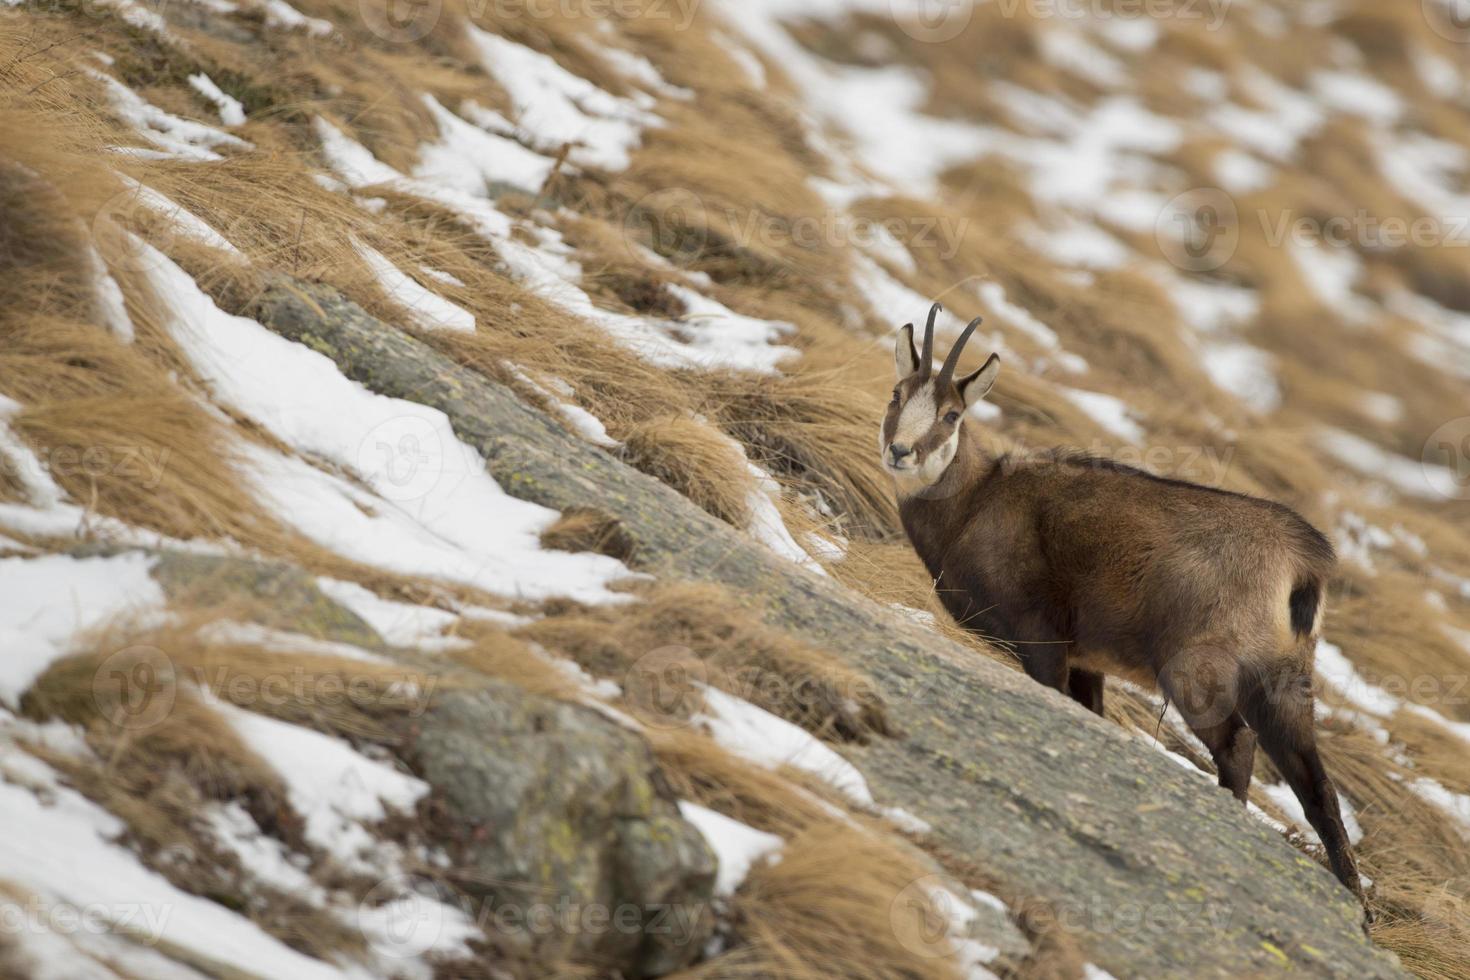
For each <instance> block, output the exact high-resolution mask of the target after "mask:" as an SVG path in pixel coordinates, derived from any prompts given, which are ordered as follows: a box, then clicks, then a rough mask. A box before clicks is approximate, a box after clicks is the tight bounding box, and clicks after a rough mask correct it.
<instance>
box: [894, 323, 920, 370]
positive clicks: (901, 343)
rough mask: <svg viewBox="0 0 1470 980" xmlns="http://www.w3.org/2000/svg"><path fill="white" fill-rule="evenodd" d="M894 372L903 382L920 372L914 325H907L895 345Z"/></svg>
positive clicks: (900, 332)
mask: <svg viewBox="0 0 1470 980" xmlns="http://www.w3.org/2000/svg"><path fill="white" fill-rule="evenodd" d="M893 370H894V371H895V372H896V373H897V374H898V380H900V381H902V380H903V379H904V378H907V377H908V376H909V375H911V374H913V373H914V372H915V371H917V370H919V352H918V351H916V350H914V325H913V324H912V323H905V324H904V325H903V327H902V328H901V329H900V330H899V331H898V340H897V341H895V342H894V345H893Z"/></svg>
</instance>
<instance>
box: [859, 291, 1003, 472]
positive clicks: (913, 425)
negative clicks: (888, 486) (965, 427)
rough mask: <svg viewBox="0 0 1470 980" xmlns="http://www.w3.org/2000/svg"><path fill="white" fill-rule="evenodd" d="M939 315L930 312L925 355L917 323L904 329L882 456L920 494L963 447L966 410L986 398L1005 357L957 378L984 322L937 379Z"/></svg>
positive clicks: (972, 329) (962, 337) (881, 442)
mask: <svg viewBox="0 0 1470 980" xmlns="http://www.w3.org/2000/svg"><path fill="white" fill-rule="evenodd" d="M939 310H940V306H939V304H938V303H935V304H934V306H933V307H932V308H931V309H930V310H929V322H928V324H927V325H926V326H925V327H924V351H923V354H922V356H921V355H920V354H919V352H917V351H915V350H914V325H913V324H912V323H906V324H904V326H903V329H902V330H900V331H899V332H898V343H897V344H896V345H895V347H894V348H893V366H894V369H895V371H896V373H897V376H898V384H897V385H896V386H894V389H893V400H892V401H891V402H889V403H888V414H887V415H886V416H885V417H884V419H883V429H882V431H881V432H880V433H879V436H878V452H879V453H880V454H881V456H882V459H883V466H884V467H885V468H886V469H887V470H888V472H889V473H890V474H892V476H893V478H894V480H896V481H897V482H898V483H899V485H900V487H901V488H912V489H918V488H921V487H928V486H933V485H934V484H935V483H937V482H938V481H939V478H940V477H941V476H943V475H944V471H945V470H946V469H947V468H948V467H949V464H950V463H951V462H953V461H954V457H955V452H956V451H957V450H958V448H959V442H960V425H961V424H962V423H963V421H964V418H965V411H966V409H968V408H969V407H970V406H971V405H974V404H975V403H976V402H978V401H979V400H980V399H982V398H984V397H985V395H986V393H987V392H989V391H990V386H991V385H993V384H995V376H996V375H997V374H999V373H1000V357H999V356H998V355H996V354H991V355H990V358H989V360H987V361H986V362H985V364H984V365H983V366H982V367H981V368H980V369H979V370H977V371H975V372H973V373H971V374H967V375H965V376H964V377H962V378H959V379H956V378H955V376H954V369H955V366H956V365H958V364H959V360H960V351H962V350H963V349H964V347H965V341H967V340H969V339H970V334H972V333H974V332H975V328H976V327H978V326H979V325H980V320H981V318H980V317H976V318H975V319H974V320H973V321H971V322H970V325H969V326H967V327H965V330H964V333H962V334H960V337H959V339H958V340H956V341H955V344H954V347H952V348H950V351H949V356H948V357H946V358H945V359H944V366H943V367H941V368H940V369H939V373H938V374H937V375H936V374H934V373H933V367H934V319H935V317H937V316H938V315H939Z"/></svg>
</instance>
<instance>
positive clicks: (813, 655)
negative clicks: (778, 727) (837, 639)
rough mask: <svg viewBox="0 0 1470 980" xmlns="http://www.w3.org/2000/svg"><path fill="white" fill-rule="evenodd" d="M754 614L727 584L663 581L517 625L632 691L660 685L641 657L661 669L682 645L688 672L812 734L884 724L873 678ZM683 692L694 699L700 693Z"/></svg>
mask: <svg viewBox="0 0 1470 980" xmlns="http://www.w3.org/2000/svg"><path fill="white" fill-rule="evenodd" d="M761 618H762V612H761V610H760V608H759V607H757V606H754V605H752V604H751V603H750V601H748V600H746V599H743V598H742V597H740V596H738V595H735V594H733V593H731V592H730V591H729V590H727V589H723V588H721V587H718V586H715V585H703V584H701V585H695V584H661V585H657V586H653V587H650V588H648V589H644V590H640V591H639V601H638V602H635V603H632V604H628V605H619V606H610V607H599V608H590V609H585V610H580V611H578V610H568V611H566V612H564V613H562V614H560V615H553V616H550V617H548V618H546V619H542V620H539V621H537V622H534V623H532V624H530V625H529V626H526V627H523V628H522V629H521V630H520V635H521V636H523V637H525V638H527V639H529V640H533V641H535V642H537V643H540V644H541V645H543V646H545V647H546V648H547V649H549V650H551V651H553V652H555V653H558V654H561V655H563V656H567V657H570V658H571V659H573V660H575V661H576V662H577V663H579V664H581V665H582V667H583V668H585V669H586V670H588V671H590V672H591V673H593V674H594V675H596V676H599V677H610V678H613V679H614V680H617V681H619V682H620V683H622V684H623V685H624V688H625V695H626V696H627V697H630V698H632V699H634V700H635V701H636V700H637V699H638V698H640V697H654V696H656V695H657V694H658V693H659V692H658V691H656V690H655V691H649V690H644V689H643V688H642V687H641V686H640V680H639V675H640V665H641V666H643V667H650V665H651V669H654V670H658V669H661V667H662V664H663V660H662V659H659V658H660V657H661V656H662V653H663V652H667V651H674V650H687V651H689V652H690V653H691V654H692V656H693V657H694V658H697V660H698V662H699V665H702V666H697V667H696V668H695V669H696V670H698V672H699V673H700V674H702V675H703V676H702V677H696V678H692V680H699V681H701V682H703V683H707V684H710V685H713V686H715V687H718V688H721V689H722V690H726V691H729V692H730V693H733V694H736V695H739V696H740V697H743V698H745V699H746V700H748V701H751V702H753V703H754V704H757V705H759V706H760V707H763V708H765V709H766V710H767V711H770V712H771V713H772V714H776V715H779V716H781V717H783V718H785V719H786V720H787V721H790V722H793V723H794V724H797V725H801V726H802V727H803V728H806V729H807V730H808V731H811V732H814V733H815V734H818V735H821V736H824V737H828V738H834V739H855V740H866V739H867V738H868V737H869V736H870V735H873V734H879V735H882V734H885V733H887V732H888V720H887V717H886V715H885V713H884V710H883V702H882V700H881V698H880V697H879V695H878V691H877V687H876V685H875V684H874V683H873V682H872V681H871V680H870V679H868V678H867V677H866V676H864V675H863V674H862V673H860V672H859V671H857V670H854V669H853V668H851V667H849V666H847V665H846V664H845V663H843V661H842V659H841V658H840V657H837V656H835V655H834V654H833V653H831V652H830V651H827V650H824V649H821V648H818V647H813V646H810V645H808V644H805V643H802V642H800V641H798V640H796V639H795V638H793V637H791V636H789V635H787V634H786V633H783V632H781V631H779V630H776V629H773V628H771V627H769V626H765V625H763V624H762V623H761ZM650 656H651V657H652V658H654V659H645V658H649V657H650ZM674 659H675V660H677V658H674ZM689 701H690V702H691V706H692V704H694V703H697V701H698V697H697V695H693V694H691V697H690V698H689ZM640 706H641V707H642V708H644V709H645V710H648V711H655V710H658V706H657V705H653V704H642V705H640Z"/></svg>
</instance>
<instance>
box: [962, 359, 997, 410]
mask: <svg viewBox="0 0 1470 980" xmlns="http://www.w3.org/2000/svg"><path fill="white" fill-rule="evenodd" d="M999 374H1000V355H999V354H991V355H990V357H989V359H988V360H986V362H985V363H984V364H982V365H981V366H980V370H978V371H976V372H975V373H973V374H967V375H965V376H964V377H963V378H961V379H960V380H959V381H958V382H957V383H956V385H955V386H956V387H957V388H959V389H960V397H961V398H963V399H964V400H965V407H966V408H969V407H970V406H972V405H974V404H975V403H976V402H978V401H979V400H980V399H982V398H984V397H985V396H986V395H987V394H989V393H990V389H991V386H993V385H994V384H995V379H996V376H997V375H999Z"/></svg>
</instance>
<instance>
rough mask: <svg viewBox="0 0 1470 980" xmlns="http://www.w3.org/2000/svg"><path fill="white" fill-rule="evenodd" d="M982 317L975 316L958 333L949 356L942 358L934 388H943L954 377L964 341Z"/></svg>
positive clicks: (978, 324)
mask: <svg viewBox="0 0 1470 980" xmlns="http://www.w3.org/2000/svg"><path fill="white" fill-rule="evenodd" d="M984 319H985V318H984V317H983V316H977V317H976V318H975V319H973V320H971V321H970V325H969V326H968V327H966V328H965V329H964V332H963V333H961V334H960V339H959V340H956V341H955V342H954V346H953V347H951V348H950V349H949V356H948V357H946V358H945V359H944V367H942V368H940V369H939V380H938V381H937V382H935V388H936V389H938V390H943V388H944V386H945V385H947V384H949V382H950V379H951V378H953V377H954V369H955V367H956V366H957V365H958V364H959V363H960V351H962V350H964V349H965V341H967V340H969V339H970V334H972V333H974V332H975V328H976V327H978V326H980V323H981V321H983V320H984Z"/></svg>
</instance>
